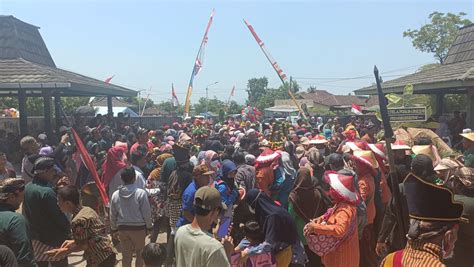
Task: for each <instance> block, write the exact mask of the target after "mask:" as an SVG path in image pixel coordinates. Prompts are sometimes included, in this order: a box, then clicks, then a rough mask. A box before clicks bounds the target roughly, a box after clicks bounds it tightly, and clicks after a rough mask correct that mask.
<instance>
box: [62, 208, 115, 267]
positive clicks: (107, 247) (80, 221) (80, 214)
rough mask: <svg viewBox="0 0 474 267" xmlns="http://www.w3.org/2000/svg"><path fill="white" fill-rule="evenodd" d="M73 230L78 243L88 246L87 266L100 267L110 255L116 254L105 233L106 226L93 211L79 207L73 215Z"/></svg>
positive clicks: (86, 254)
mask: <svg viewBox="0 0 474 267" xmlns="http://www.w3.org/2000/svg"><path fill="white" fill-rule="evenodd" d="M71 229H72V234H73V237H74V240H75V241H76V243H78V244H84V243H87V245H88V247H87V249H86V250H85V251H84V258H85V259H86V260H87V266H98V265H99V264H100V263H101V262H102V261H104V260H105V259H107V258H108V257H109V256H110V255H112V254H115V249H114V248H113V246H112V243H111V242H110V240H109V238H108V236H107V234H106V232H105V225H104V224H103V223H102V221H101V220H100V218H99V215H97V213H96V212H95V211H94V210H93V209H91V208H89V207H82V206H79V207H77V209H76V210H75V211H74V213H73V218H72V221H71Z"/></svg>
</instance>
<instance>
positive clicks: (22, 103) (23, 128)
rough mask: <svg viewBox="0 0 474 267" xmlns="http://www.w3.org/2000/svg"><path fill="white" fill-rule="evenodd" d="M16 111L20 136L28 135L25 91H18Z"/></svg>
mask: <svg viewBox="0 0 474 267" xmlns="http://www.w3.org/2000/svg"><path fill="white" fill-rule="evenodd" d="M18 111H19V112H20V136H21V137H23V136H26V135H27V134H28V113H27V111H26V90H25V89H21V88H20V89H18Z"/></svg>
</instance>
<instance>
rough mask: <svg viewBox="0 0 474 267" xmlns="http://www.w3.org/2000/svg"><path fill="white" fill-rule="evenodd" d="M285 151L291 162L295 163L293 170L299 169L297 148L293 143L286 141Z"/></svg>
mask: <svg viewBox="0 0 474 267" xmlns="http://www.w3.org/2000/svg"><path fill="white" fill-rule="evenodd" d="M283 147H284V149H285V151H286V152H287V153H288V154H289V156H290V159H291V162H292V163H293V168H295V169H297V168H298V158H297V157H296V154H295V152H296V146H295V144H294V143H293V142H291V141H286V142H285V144H284V146H283Z"/></svg>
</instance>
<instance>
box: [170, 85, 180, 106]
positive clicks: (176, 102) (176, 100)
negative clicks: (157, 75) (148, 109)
mask: <svg viewBox="0 0 474 267" xmlns="http://www.w3.org/2000/svg"><path fill="white" fill-rule="evenodd" d="M171 102H173V107H177V106H178V105H179V101H178V97H177V96H176V92H175V91H174V85H173V84H171Z"/></svg>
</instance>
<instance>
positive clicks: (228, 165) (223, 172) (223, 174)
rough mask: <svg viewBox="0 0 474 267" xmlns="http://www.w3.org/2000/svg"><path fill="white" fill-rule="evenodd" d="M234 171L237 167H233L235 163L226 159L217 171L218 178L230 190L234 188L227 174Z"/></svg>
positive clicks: (231, 179) (232, 180) (232, 181)
mask: <svg viewBox="0 0 474 267" xmlns="http://www.w3.org/2000/svg"><path fill="white" fill-rule="evenodd" d="M236 170H237V166H236V165H235V163H234V162H232V161H231V160H228V159H226V160H224V161H223V162H222V167H221V169H220V171H219V178H221V179H222V180H223V181H224V182H225V183H226V184H227V186H229V187H230V188H231V189H234V188H235V183H234V179H233V178H230V177H229V173H231V172H233V171H236Z"/></svg>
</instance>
